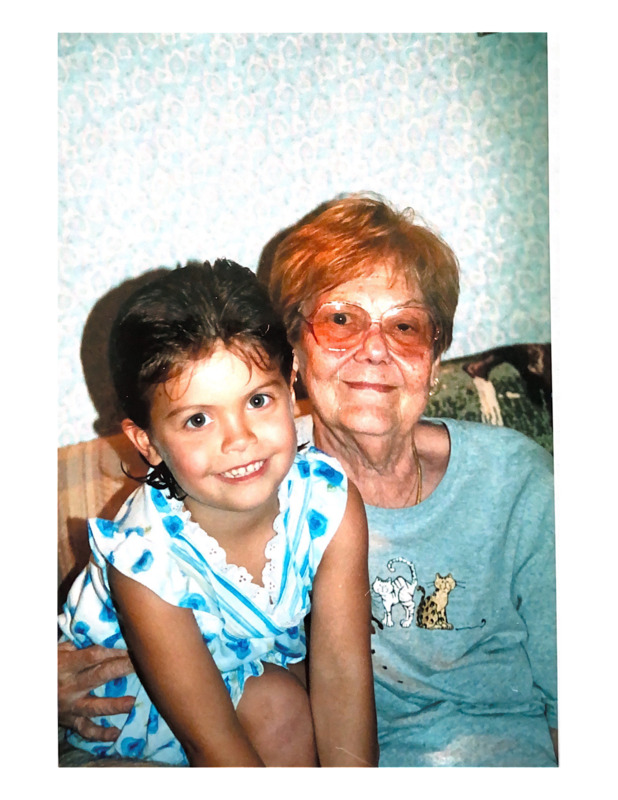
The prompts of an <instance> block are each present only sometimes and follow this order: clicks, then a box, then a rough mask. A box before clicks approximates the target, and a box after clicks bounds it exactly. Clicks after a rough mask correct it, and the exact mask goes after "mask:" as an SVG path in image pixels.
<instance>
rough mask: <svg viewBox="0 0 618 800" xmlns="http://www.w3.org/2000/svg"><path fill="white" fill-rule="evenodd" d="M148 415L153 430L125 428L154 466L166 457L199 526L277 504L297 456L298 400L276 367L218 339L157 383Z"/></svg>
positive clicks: (187, 505) (150, 428) (267, 508)
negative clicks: (265, 366)
mask: <svg viewBox="0 0 618 800" xmlns="http://www.w3.org/2000/svg"><path fill="white" fill-rule="evenodd" d="M293 378H294V376H292V380H293ZM150 420H151V422H150V427H149V429H148V431H144V430H142V429H141V428H137V427H136V426H133V435H132V433H131V431H130V430H127V427H125V432H126V433H127V435H128V436H129V438H131V439H132V441H133V443H134V444H135V445H136V447H137V448H138V450H140V452H141V453H142V454H143V455H144V456H145V457H146V458H147V459H148V461H149V462H150V463H151V464H153V465H156V464H159V463H160V462H161V461H164V462H165V464H166V465H167V467H168V468H169V470H170V472H171V473H172V475H173V476H174V478H175V480H176V482H177V483H178V485H179V486H180V487H181V489H182V490H183V491H184V492H186V494H187V497H186V498H185V500H184V503H185V505H186V507H187V508H188V509H189V511H190V512H191V514H192V516H193V517H194V518H195V519H196V521H197V522H199V523H200V524H202V527H207V524H208V523H207V520H208V518H209V515H210V514H213V513H214V514H216V513H217V512H218V511H223V512H258V513H259V512H260V510H261V509H262V508H263V509H264V510H265V511H266V510H269V509H270V508H271V507H272V504H273V502H276V498H277V490H278V488H279V485H280V484H281V483H282V481H283V479H284V478H285V476H286V475H287V473H288V471H289V469H290V467H291V465H292V462H293V460H294V456H295V453H296V430H295V427H294V397H293V393H292V390H291V388H290V386H288V385H287V384H286V382H285V380H284V378H283V376H282V375H281V373H280V372H279V370H278V369H274V370H264V369H262V368H260V367H259V366H258V365H257V364H255V363H253V362H252V361H245V360H243V359H242V358H240V357H239V356H237V355H235V354H234V352H233V351H231V350H228V349H226V348H225V347H224V346H223V345H222V344H218V345H217V346H216V347H215V349H214V351H213V352H212V353H211V354H210V355H209V356H207V357H206V358H203V359H201V360H198V361H192V362H190V363H189V364H188V365H187V366H186V367H185V368H184V369H183V371H182V372H181V373H180V374H179V375H178V376H177V377H176V378H173V379H171V380H169V381H167V382H166V383H164V384H159V385H158V386H157V387H156V388H155V390H154V393H153V395H152V403H151V409H150Z"/></svg>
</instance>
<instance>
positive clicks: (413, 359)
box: [296, 265, 439, 436]
mask: <svg viewBox="0 0 618 800" xmlns="http://www.w3.org/2000/svg"><path fill="white" fill-rule="evenodd" d="M334 301H345V302H348V303H356V304H357V305H359V306H362V307H363V308H364V309H365V310H366V311H367V312H369V315H370V316H371V318H372V319H379V318H380V317H381V316H382V314H384V312H385V311H388V310H389V309H391V308H393V307H394V306H401V305H404V304H406V303H419V304H422V303H423V302H424V301H423V296H422V294H421V291H420V289H419V288H418V287H412V288H410V286H408V284H407V282H406V280H405V278H404V277H403V276H402V275H401V274H398V275H393V273H392V272H391V270H390V268H389V267H387V266H385V265H378V266H377V267H376V268H375V269H374V271H373V272H372V273H371V274H370V275H367V276H365V277H361V278H355V279H354V280H350V281H346V282H345V283H342V284H340V285H339V286H338V287H336V288H335V289H331V290H330V291H328V292H325V293H324V294H322V295H320V296H319V297H318V298H317V300H316V302H315V304H314V306H313V308H308V309H306V312H307V314H310V313H312V312H313V311H314V310H315V309H316V308H317V307H318V306H320V305H321V304H322V303H326V302H334ZM296 350H297V354H298V359H299V364H300V373H301V375H302V377H303V380H304V382H305V386H306V388H307V392H308V393H309V397H310V398H311V401H312V404H313V408H314V411H315V414H316V415H317V417H318V419H319V420H320V422H322V423H323V424H324V425H325V426H326V427H327V428H328V429H330V430H332V431H333V432H335V431H340V432H348V433H352V434H370V435H375V436H388V435H400V434H403V433H405V432H407V431H409V430H411V428H412V426H413V425H414V424H415V423H416V422H417V421H418V419H419V417H420V415H421V414H422V413H423V411H424V409H425V406H426V404H427V398H428V395H429V389H430V386H431V381H432V379H433V374H434V370H435V369H436V368H437V365H438V362H439V359H435V360H434V356H433V347H432V345H431V344H427V345H426V346H424V345H423V346H419V347H418V348H417V349H416V350H415V351H414V352H413V353H411V354H410V355H407V356H405V357H403V356H399V355H396V354H393V353H392V352H391V351H390V350H389V349H388V347H387V343H386V340H385V339H384V336H383V334H382V331H381V329H380V327H379V326H378V325H372V326H371V328H370V329H369V332H368V334H367V336H366V338H365V340H364V341H363V342H361V343H360V344H358V345H356V347H354V348H352V349H350V350H345V351H331V350H327V349H325V348H323V347H321V346H320V345H319V344H318V343H317V342H316V340H315V338H314V336H313V333H312V331H311V328H310V327H309V326H308V325H307V324H303V325H302V327H301V334H300V339H299V341H298V342H297V345H296Z"/></svg>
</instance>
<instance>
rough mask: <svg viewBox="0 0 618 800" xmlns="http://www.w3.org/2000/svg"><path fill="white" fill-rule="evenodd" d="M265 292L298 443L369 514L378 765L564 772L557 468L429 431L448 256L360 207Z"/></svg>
mask: <svg viewBox="0 0 618 800" xmlns="http://www.w3.org/2000/svg"><path fill="white" fill-rule="evenodd" d="M268 281H269V287H270V291H271V294H272V297H273V300H274V301H275V304H276V305H277V306H278V307H279V309H280V311H281V312H282V314H283V317H284V320H285V322H286V325H287V328H288V332H289V338H290V341H291V342H292V344H293V345H294V347H295V349H296V353H297V356H298V360H299V364H300V374H301V376H302V380H303V382H304V385H305V387H306V390H307V393H308V396H309V399H310V401H311V416H310V417H305V418H301V419H300V420H299V426H298V430H299V444H303V443H305V442H309V441H312V442H313V443H315V445H316V446H318V447H319V448H321V449H323V450H324V451H326V452H327V453H330V454H332V455H334V456H336V457H337V458H338V459H339V460H340V462H341V463H342V465H343V466H344V467H345V468H346V470H347V472H348V475H349V477H350V478H351V479H352V480H353V481H354V482H355V484H356V485H357V487H358V488H359V490H360V493H361V495H362V498H363V500H364V502H365V506H366V511H367V517H368V522H369V535H370V556H369V574H370V581H371V588H372V601H373V616H374V634H373V637H372V641H373V659H374V679H375V691H376V706H377V712H378V729H379V739H380V766H387V767H388V766H393V767H398V766H401V767H404V766H555V764H556V755H555V748H556V747H557V744H556V743H557V716H556V653H555V641H556V637H555V601H554V595H555V589H554V584H555V578H554V532H553V475H552V465H551V457H550V456H549V455H548V454H547V453H546V452H545V451H544V450H542V449H541V448H540V447H539V446H537V445H536V444H534V443H533V442H531V441H530V440H528V439H527V438H526V437H524V436H522V435H521V434H519V433H517V432H515V431H512V430H508V429H505V428H492V427H487V426H483V425H480V424H476V423H464V422H458V421H455V420H451V419H441V420H438V419H428V418H425V417H423V412H424V410H425V407H426V404H427V400H428V397H429V394H430V393H431V391H432V387H434V386H435V383H436V381H437V376H438V371H439V365H440V357H441V355H442V353H443V352H444V351H445V350H446V349H447V348H448V346H449V345H450V342H451V338H452V327H453V317H454V314H455V309H456V305H457V299H458V293H459V269H458V264H457V260H456V258H455V256H454V254H453V252H452V250H451V249H450V248H449V246H448V245H447V244H446V243H445V242H444V241H442V239H441V238H440V237H438V236H437V235H436V234H434V233H433V232H431V231H430V230H429V229H428V228H426V227H424V226H423V225H420V224H417V223H416V222H415V221H414V217H413V215H412V214H411V212H404V213H398V212H397V211H396V210H394V209H393V208H391V207H390V206H389V205H388V204H387V203H386V202H385V201H384V200H382V199H381V198H379V197H375V196H357V195H351V196H347V197H344V198H342V199H337V200H334V201H331V202H329V203H326V204H323V205H322V206H320V207H319V209H317V210H316V211H315V212H313V213H312V214H310V215H308V216H307V217H305V218H304V219H303V220H302V221H301V222H300V223H299V224H298V225H296V226H295V227H294V228H292V229H291V230H290V231H289V232H288V233H287V235H286V236H285V237H284V238H283V239H282V241H281V242H280V243H279V245H278V247H277V249H276V251H275V254H274V258H273V262H272V267H271V269H270V275H269V276H268ZM341 569H342V570H345V564H342V565H341ZM110 663H111V662H110ZM67 674H68V678H67V681H68V684H70V685H71V687H72V695H71V696H72V698H73V708H71V702H68V703H65V712H66V714H70V713H73V714H74V715H75V716H76V717H77V716H80V714H79V710H78V701H77V700H75V698H77V697H78V695H79V691H78V690H77V688H76V686H77V683H76V680H75V679H74V677H73V678H72V677H71V670H69V671H68V673H67ZM70 694H71V693H70V692H69V691H68V690H67V692H66V696H67V697H68V696H69V695H70ZM61 701H62V693H61ZM82 701H83V699H82ZM67 709H68V711H67ZM87 713H88V712H87V711H86V712H82V714H87ZM67 718H68V717H67V716H66V715H65V719H67ZM552 740H553V742H552Z"/></svg>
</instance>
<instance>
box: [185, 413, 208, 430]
mask: <svg viewBox="0 0 618 800" xmlns="http://www.w3.org/2000/svg"><path fill="white" fill-rule="evenodd" d="M209 422H211V419H210V417H208V416H206V414H202V412H201V411H200V412H198V413H197V414H194V415H193V416H192V417H189V419H188V420H187V423H186V425H187V428H203V427H204V426H205V425H208V423H209Z"/></svg>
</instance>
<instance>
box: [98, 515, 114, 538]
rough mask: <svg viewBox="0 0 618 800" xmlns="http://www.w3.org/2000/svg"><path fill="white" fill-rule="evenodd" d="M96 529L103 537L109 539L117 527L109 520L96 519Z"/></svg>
mask: <svg viewBox="0 0 618 800" xmlns="http://www.w3.org/2000/svg"><path fill="white" fill-rule="evenodd" d="M96 523H97V528H98V529H99V530H100V531H101V533H102V534H103V536H107V537H108V538H111V537H112V536H113V535H114V534H115V533H116V531H117V526H116V523H115V522H112V521H111V520H109V519H98V518H97V520H96Z"/></svg>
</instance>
